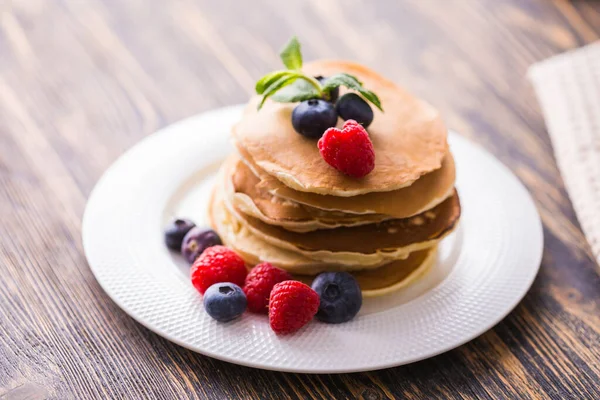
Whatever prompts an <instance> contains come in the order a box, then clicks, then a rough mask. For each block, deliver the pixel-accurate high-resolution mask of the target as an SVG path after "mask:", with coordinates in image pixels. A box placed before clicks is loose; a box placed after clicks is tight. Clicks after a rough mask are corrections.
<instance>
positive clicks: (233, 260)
mask: <svg viewBox="0 0 600 400" xmlns="http://www.w3.org/2000/svg"><path fill="white" fill-rule="evenodd" d="M247 273H248V271H247V270H246V264H245V263H244V260H243V259H242V258H241V257H240V256H239V255H237V253H236V252H235V251H233V250H231V249H229V248H227V247H225V246H213V247H209V248H208V249H206V250H204V253H202V254H201V255H200V257H198V258H197V259H196V261H195V262H194V264H193V265H192V269H191V278H192V284H193V285H194V287H195V288H196V289H198V291H199V292H200V293H202V294H204V292H206V290H207V289H208V288H209V287H211V286H212V285H214V284H215V283H220V282H231V283H234V284H236V285H238V286H243V285H244V280H245V279H246V274H247Z"/></svg>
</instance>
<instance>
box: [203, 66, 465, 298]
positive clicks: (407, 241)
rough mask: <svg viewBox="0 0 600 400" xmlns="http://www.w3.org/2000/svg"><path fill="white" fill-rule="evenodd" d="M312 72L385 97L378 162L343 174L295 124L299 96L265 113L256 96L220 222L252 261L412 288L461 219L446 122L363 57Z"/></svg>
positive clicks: (367, 289) (375, 132) (229, 174)
mask: <svg viewBox="0 0 600 400" xmlns="http://www.w3.org/2000/svg"><path fill="white" fill-rule="evenodd" d="M304 70H305V71H306V72H307V73H309V74H312V75H315V76H317V75H322V76H331V75H333V74H336V73H339V72H347V73H349V74H352V75H354V76H356V77H358V78H359V79H360V80H361V81H362V82H363V85H364V87H366V88H368V89H370V90H372V91H374V92H375V93H377V94H378V95H379V97H380V99H381V102H382V105H383V107H384V109H385V112H380V111H378V110H374V113H375V117H374V120H373V123H372V124H371V125H370V126H369V127H368V129H367V130H368V132H369V136H370V138H371V140H372V142H373V146H374V149H375V169H374V170H373V171H372V172H371V173H370V174H369V175H367V176H366V177H364V178H362V179H356V178H351V177H348V176H346V175H343V174H342V173H340V172H339V171H337V170H336V169H334V168H332V167H331V166H330V165H328V164H327V163H326V162H325V161H324V160H323V159H322V157H321V155H320V154H319V150H318V148H317V142H316V140H312V139H309V138H306V137H304V136H301V135H299V134H298V133H296V132H295V131H294V129H293V127H292V124H291V114H292V111H293V109H294V107H295V106H296V104H293V103H276V102H272V101H267V102H266V103H265V105H264V107H263V108H262V109H261V110H260V111H257V107H256V105H257V102H258V101H259V99H258V98H255V99H252V100H251V101H250V104H249V105H248V107H247V108H246V111H245V112H244V114H243V116H242V119H241V121H240V122H239V123H238V124H237V125H236V126H235V127H234V128H233V132H232V134H233V139H234V143H235V145H236V148H237V152H236V154H233V155H231V156H230V157H229V158H228V159H227V161H226V162H225V164H224V165H223V167H222V168H221V172H220V175H219V180H218V183H217V185H216V188H215V191H214V194H213V198H212V201H211V204H210V207H209V208H210V209H209V215H210V220H211V223H212V225H213V228H214V229H215V230H216V231H217V232H218V233H219V235H220V236H221V238H222V240H223V242H224V243H225V244H226V245H228V246H230V247H231V248H233V249H234V250H236V251H237V252H238V253H239V254H240V255H241V256H242V257H243V258H244V259H245V260H246V261H247V262H248V263H249V264H252V265H254V264H257V263H259V262H264V261H267V262H270V263H272V264H273V265H276V266H278V267H280V268H284V269H286V270H288V271H290V272H292V273H293V274H296V275H298V276H299V277H302V276H304V278H301V279H303V280H308V281H309V280H310V279H311V278H310V276H314V275H315V274H317V273H319V272H323V271H348V272H350V273H352V274H353V275H354V276H355V277H356V278H357V279H358V282H359V284H360V285H361V289H362V290H363V293H364V295H366V296H370V295H380V294H384V293H388V292H390V291H393V290H396V289H398V288H400V287H403V286H405V285H407V284H408V283H409V282H411V281H412V280H414V279H415V278H416V277H418V276H420V275H421V274H422V273H424V272H425V271H426V270H427V268H428V267H429V266H430V265H431V264H432V263H433V261H434V260H435V253H436V251H435V250H436V246H437V244H438V243H439V241H440V240H441V239H442V238H444V237H445V236H446V235H448V234H449V233H450V232H451V231H452V230H453V229H454V227H455V226H456V224H457V222H458V219H459V217H460V203H459V199H458V195H457V193H456V191H455V189H454V181H455V168H454V160H453V158H452V154H450V151H449V148H448V144H447V140H446V136H447V130H446V128H445V126H444V124H443V122H442V121H441V119H440V116H439V113H438V112H437V111H436V110H435V109H434V108H433V107H431V106H430V105H428V104H427V103H425V102H423V101H421V100H419V99H416V98H414V97H412V96H411V95H410V94H408V93H406V92H405V91H404V90H403V89H401V88H399V87H397V86H396V85H395V84H393V83H392V82H390V81H388V80H386V79H384V78H383V77H381V76H379V75H378V74H376V73H375V72H373V71H371V70H369V69H367V68H365V67H363V66H360V65H357V64H352V63H348V62H340V61H320V62H315V63H312V64H309V65H307V66H305V67H304ZM342 123H343V121H341V120H340V121H339V126H341V125H342Z"/></svg>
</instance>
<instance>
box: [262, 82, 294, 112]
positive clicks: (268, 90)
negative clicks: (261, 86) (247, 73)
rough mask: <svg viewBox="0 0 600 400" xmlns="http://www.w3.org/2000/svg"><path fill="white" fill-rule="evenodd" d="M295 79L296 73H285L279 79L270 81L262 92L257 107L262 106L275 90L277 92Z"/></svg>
mask: <svg viewBox="0 0 600 400" xmlns="http://www.w3.org/2000/svg"><path fill="white" fill-rule="evenodd" d="M296 79H298V75H296V74H293V75H289V74H287V75H283V76H281V77H280V78H279V79H277V80H276V81H274V82H272V83H271V84H270V85H269V86H267V87H266V88H265V90H264V91H263V93H262V95H263V97H262V100H261V101H260V104H259V105H258V109H259V110H260V109H261V108H262V106H263V104H265V101H266V100H267V98H269V97H270V96H272V95H273V94H275V92H277V91H278V90H280V89H282V88H284V87H285V86H287V85H290V84H292V83H294V81H296Z"/></svg>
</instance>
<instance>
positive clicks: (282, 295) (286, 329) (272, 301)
mask: <svg viewBox="0 0 600 400" xmlns="http://www.w3.org/2000/svg"><path fill="white" fill-rule="evenodd" d="M318 310H319V295H318V294H317V292H315V291H314V290H312V289H311V288H310V287H309V286H307V285H305V284H304V283H302V282H298V281H283V282H279V283H278V284H276V285H275V286H274V287H273V290H272V291H271V297H270V298H269V323H270V325H271V329H273V331H275V333H277V334H285V333H292V332H295V331H297V330H298V329H300V328H302V327H303V326H304V325H306V324H307V323H308V322H310V320H311V319H313V317H314V316H315V314H316V313H317V311H318Z"/></svg>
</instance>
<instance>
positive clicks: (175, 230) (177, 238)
mask: <svg viewBox="0 0 600 400" xmlns="http://www.w3.org/2000/svg"><path fill="white" fill-rule="evenodd" d="M195 226H196V224H194V223H193V222H192V221H190V220H189V219H179V218H178V219H176V220H173V221H172V222H171V223H170V224H169V225H167V227H166V228H165V243H166V244H167V247H168V248H170V249H172V250H180V249H181V242H183V238H184V237H185V235H186V233H188V232H189V231H190V229H192V228H193V227H195Z"/></svg>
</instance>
